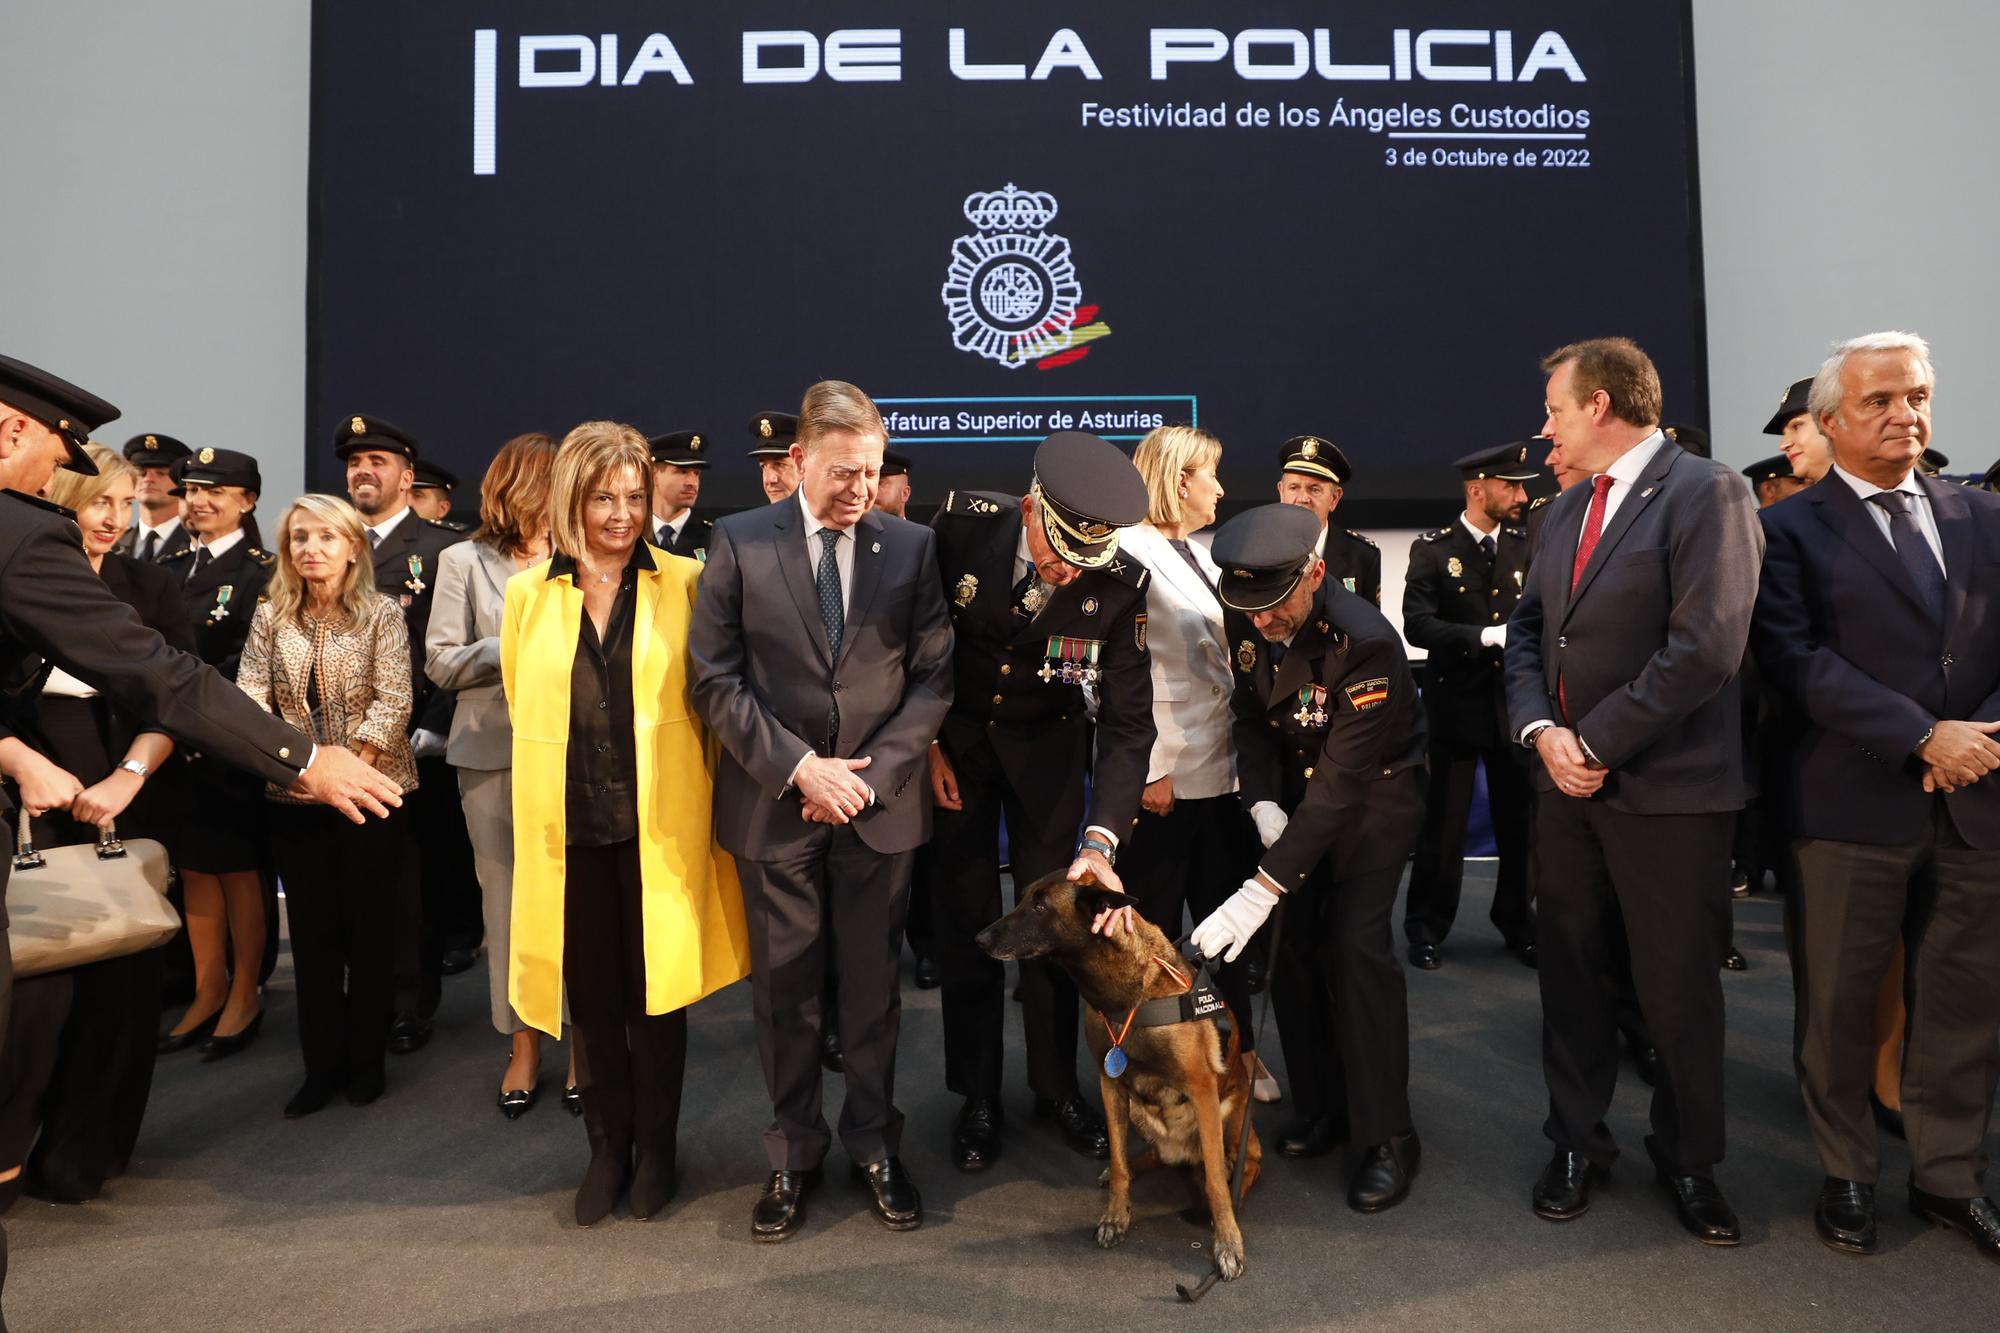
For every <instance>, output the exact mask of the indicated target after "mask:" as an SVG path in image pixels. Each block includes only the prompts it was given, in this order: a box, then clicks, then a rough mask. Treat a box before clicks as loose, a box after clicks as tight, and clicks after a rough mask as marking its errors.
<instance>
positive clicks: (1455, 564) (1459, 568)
mask: <svg viewBox="0 0 2000 1333" xmlns="http://www.w3.org/2000/svg"><path fill="white" fill-rule="evenodd" d="M1444 572H1445V573H1447V574H1449V575H1451V576H1452V577H1453V578H1457V577H1458V576H1459V575H1461V574H1463V573H1464V572H1465V562H1464V561H1463V560H1460V559H1459V558H1458V557H1457V556H1453V557H1452V558H1451V559H1449V560H1447V561H1445V562H1444Z"/></svg>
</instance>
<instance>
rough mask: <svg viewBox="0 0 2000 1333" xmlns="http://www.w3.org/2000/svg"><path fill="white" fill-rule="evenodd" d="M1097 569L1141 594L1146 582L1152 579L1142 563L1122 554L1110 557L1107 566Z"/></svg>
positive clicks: (1150, 571) (1150, 573)
mask: <svg viewBox="0 0 2000 1333" xmlns="http://www.w3.org/2000/svg"><path fill="white" fill-rule="evenodd" d="M1099 568H1101V569H1102V570H1103V571H1104V572H1105V573H1106V574H1109V575H1110V576H1111V577H1112V578H1114V579H1117V580H1118V581H1119V582H1120V583H1123V584H1126V585H1127V586H1129V587H1133V588H1137V589H1139V590H1140V591H1142V592H1143V591H1144V590H1145V587H1146V584H1147V582H1148V581H1150V580H1151V579H1152V577H1153V571H1152V570H1150V569H1148V568H1146V566H1145V564H1144V563H1143V562H1141V561H1138V560H1134V559H1132V558H1131V557H1130V556H1127V555H1125V554H1123V553H1120V554H1118V555H1114V556H1112V557H1111V560H1110V562H1109V563H1108V564H1105V565H1101V566H1099Z"/></svg>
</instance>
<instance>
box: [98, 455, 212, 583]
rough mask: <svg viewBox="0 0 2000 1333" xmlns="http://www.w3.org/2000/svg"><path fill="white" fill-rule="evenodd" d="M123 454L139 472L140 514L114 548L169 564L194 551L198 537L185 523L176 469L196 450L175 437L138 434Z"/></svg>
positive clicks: (122, 553) (136, 557) (131, 554)
mask: <svg viewBox="0 0 2000 1333" xmlns="http://www.w3.org/2000/svg"><path fill="white" fill-rule="evenodd" d="M120 452H121V453H123V454H124V455H125V461H126V462H128V463H130V464H131V465H132V466H133V467H135V468H138V469H139V495H138V501H139V514H138V520H137V521H136V522H134V523H133V524H132V525H131V526H130V527H128V528H126V529H125V535H124V536H122V537H120V538H119V539H118V544H117V545H116V546H113V547H112V548H111V549H112V550H114V551H116V552H117V553H118V554H119V555H129V556H132V557H133V558H135V559H138V560H153V561H165V560H170V559H172V558H173V557H174V556H176V555H178V554H179V553H180V552H182V551H185V550H188V549H190V548H192V547H193V546H194V534H193V533H192V532H190V531H188V526H187V524H186V523H183V522H182V521H181V502H180V498H179V497H180V491H179V490H178V489H177V488H176V486H175V484H174V477H173V467H174V464H176V463H178V462H180V461H181V460H182V459H183V458H186V457H187V456H188V455H189V454H190V453H192V452H194V451H193V450H191V449H189V448H188V447H187V446H186V445H185V444H182V443H181V442H180V441H179V440H177V439H175V438H174V437H173V436H171V435H134V436H133V437H132V438H131V439H129V440H127V441H125V447H124V449H122V450H120Z"/></svg>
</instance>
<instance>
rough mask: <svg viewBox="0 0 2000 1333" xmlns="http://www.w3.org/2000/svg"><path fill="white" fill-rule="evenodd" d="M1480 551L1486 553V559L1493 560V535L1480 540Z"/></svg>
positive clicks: (1489, 534)
mask: <svg viewBox="0 0 2000 1333" xmlns="http://www.w3.org/2000/svg"><path fill="white" fill-rule="evenodd" d="M1479 549H1480V550H1481V551H1482V552H1484V553H1485V555H1486V558H1487V559H1488V560H1491V559H1492V558H1493V549H1494V543H1493V534H1491V533H1488V534H1487V535H1486V536H1484V537H1481V538H1480V539H1479Z"/></svg>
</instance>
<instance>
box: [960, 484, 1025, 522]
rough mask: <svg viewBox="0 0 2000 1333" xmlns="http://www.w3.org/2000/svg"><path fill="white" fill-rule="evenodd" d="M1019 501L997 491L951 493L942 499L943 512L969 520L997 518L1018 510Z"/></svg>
mask: <svg viewBox="0 0 2000 1333" xmlns="http://www.w3.org/2000/svg"><path fill="white" fill-rule="evenodd" d="M1020 503H1021V502H1020V500H1019V499H1017V498H1016V497H1014V496H1011V495H1002V494H1001V493H1000V492H998V491H952V492H950V493H948V494H947V495H946V496H945V497H944V512H945V513H947V514H963V515H965V516H967V517H970V518H997V517H999V516H1000V515H1001V514H1004V513H1006V512H1008V511H1009V510H1011V509H1016V508H1019V506H1020Z"/></svg>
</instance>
